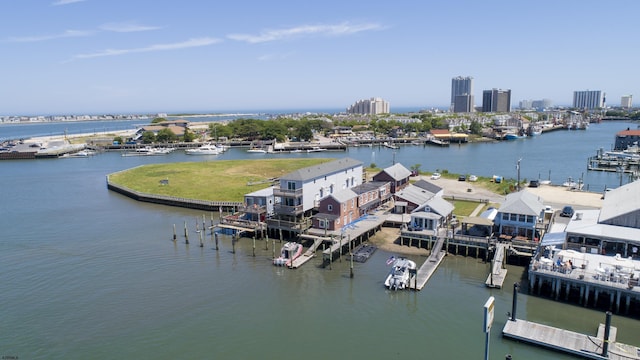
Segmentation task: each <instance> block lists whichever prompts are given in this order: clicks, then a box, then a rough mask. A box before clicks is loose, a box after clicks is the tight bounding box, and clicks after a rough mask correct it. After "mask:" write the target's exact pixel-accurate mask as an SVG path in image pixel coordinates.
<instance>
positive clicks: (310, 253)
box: [291, 238, 323, 269]
mask: <svg viewBox="0 0 640 360" xmlns="http://www.w3.org/2000/svg"><path fill="white" fill-rule="evenodd" d="M322 241H323V239H322V238H316V239H315V240H314V241H313V245H311V246H310V247H309V249H307V251H305V252H304V254H302V256H300V257H298V258H297V259H294V260H293V261H292V262H291V268H292V269H297V268H299V267H300V266H302V265H304V264H305V263H306V262H307V261H309V260H311V259H313V258H314V257H316V250H317V249H318V247H319V246H320V244H322Z"/></svg>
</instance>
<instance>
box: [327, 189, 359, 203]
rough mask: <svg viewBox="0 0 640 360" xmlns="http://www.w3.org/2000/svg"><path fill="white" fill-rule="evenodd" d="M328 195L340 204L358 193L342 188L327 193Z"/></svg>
mask: <svg viewBox="0 0 640 360" xmlns="http://www.w3.org/2000/svg"><path fill="white" fill-rule="evenodd" d="M329 196H330V197H332V198H334V199H336V201H338V202H339V203H340V204H342V203H344V202H346V201H347V200H351V199H354V198H356V197H357V196H358V194H356V193H354V192H353V191H352V190H351V189H344V190H341V191H338V192H336V193H333V194H331V195H329Z"/></svg>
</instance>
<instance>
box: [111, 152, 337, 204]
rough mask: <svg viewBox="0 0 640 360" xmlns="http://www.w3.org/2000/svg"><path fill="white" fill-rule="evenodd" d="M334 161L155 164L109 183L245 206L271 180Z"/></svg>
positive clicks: (271, 160) (113, 176) (114, 178)
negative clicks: (247, 198) (238, 203)
mask: <svg viewBox="0 0 640 360" xmlns="http://www.w3.org/2000/svg"><path fill="white" fill-rule="evenodd" d="M332 160H334V159H322V158H315V159H266V160H224V161H207V162H184V163H168V164H152V165H144V166H139V167H136V168H133V169H129V170H125V171H122V172H118V173H115V174H111V175H109V179H110V180H111V182H113V183H115V184H117V185H120V186H125V187H127V188H129V189H133V190H136V191H139V192H143V193H148V194H158V195H167V196H175V197H181V198H187V199H200V200H210V201H239V202H242V201H243V199H244V195H245V194H247V193H250V192H253V191H257V190H261V189H264V188H267V187H269V186H270V185H271V184H270V183H269V182H268V180H269V179H271V178H278V177H280V176H282V175H285V174H288V173H290V172H292V171H295V170H298V169H302V168H305V167H308V166H313V165H317V164H321V163H326V162H329V161H332ZM160 180H168V181H169V184H168V185H162V184H161V183H160ZM260 182H263V183H260ZM248 183H259V184H256V185H247V184H248Z"/></svg>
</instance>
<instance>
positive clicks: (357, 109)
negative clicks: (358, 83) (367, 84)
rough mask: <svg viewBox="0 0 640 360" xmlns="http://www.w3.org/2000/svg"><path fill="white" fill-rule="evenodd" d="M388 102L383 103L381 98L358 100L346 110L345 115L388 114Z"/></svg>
mask: <svg viewBox="0 0 640 360" xmlns="http://www.w3.org/2000/svg"><path fill="white" fill-rule="evenodd" d="M388 113H389V102H387V101H384V100H383V99H382V98H379V97H377V98H371V99H369V100H359V101H356V102H355V104H353V105H351V106H349V107H348V108H347V114H363V115H369V114H373V115H376V114H388Z"/></svg>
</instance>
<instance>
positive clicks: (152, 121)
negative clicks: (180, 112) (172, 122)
mask: <svg viewBox="0 0 640 360" xmlns="http://www.w3.org/2000/svg"><path fill="white" fill-rule="evenodd" d="M164 121H167V119H165V118H162V117H157V118H155V119H153V120H151V123H152V124H157V123H161V122H164Z"/></svg>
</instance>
